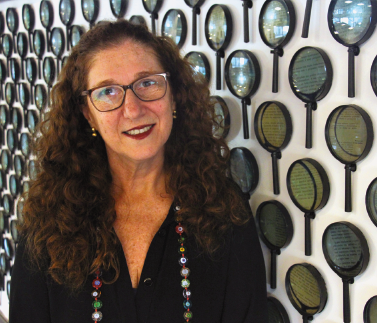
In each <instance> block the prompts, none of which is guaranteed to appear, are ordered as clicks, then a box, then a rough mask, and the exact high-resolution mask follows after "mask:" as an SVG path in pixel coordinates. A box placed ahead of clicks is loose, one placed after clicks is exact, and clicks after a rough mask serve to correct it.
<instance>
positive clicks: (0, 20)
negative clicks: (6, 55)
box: [0, 12, 5, 52]
mask: <svg viewBox="0 0 377 323" xmlns="http://www.w3.org/2000/svg"><path fill="white" fill-rule="evenodd" d="M4 29H5V21H4V15H3V13H2V12H0V35H2V34H3V33H4ZM0 52H1V49H0Z"/></svg>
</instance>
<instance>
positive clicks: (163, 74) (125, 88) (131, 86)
mask: <svg viewBox="0 0 377 323" xmlns="http://www.w3.org/2000/svg"><path fill="white" fill-rule="evenodd" d="M155 75H161V76H163V77H164V79H165V84H166V88H165V93H164V95H163V96H162V97H160V98H158V99H153V100H143V99H141V98H140V97H139V96H138V95H137V94H136V92H135V91H134V89H133V85H134V84H135V83H136V82H138V81H140V80H142V79H144V78H148V77H150V76H155ZM169 76H170V73H169V72H164V73H157V74H151V75H148V76H143V77H141V78H139V79H137V80H135V81H133V82H132V83H131V84H129V85H121V84H109V85H101V86H96V87H94V88H92V89H89V90H86V91H83V92H82V93H81V96H87V95H88V96H89V99H90V102H92V104H93V106H94V107H95V108H96V110H97V111H99V112H110V111H114V110H116V109H119V108H120V107H121V106H122V105H123V103H124V99H125V98H126V91H127V90H128V89H131V91H132V92H133V93H134V94H135V95H136V97H137V98H138V99H139V100H140V101H143V102H152V101H157V100H160V99H162V98H163V97H164V96H165V94H166V92H167V89H168V87H167V84H168V80H167V77H169ZM112 85H116V86H120V87H121V88H123V90H124V95H123V99H122V102H121V103H120V105H119V106H118V107H116V108H114V109H111V110H106V111H101V110H99V109H98V108H97V107H96V105H95V104H94V102H93V100H92V92H93V91H94V90H97V89H100V88H102V87H108V86H112Z"/></svg>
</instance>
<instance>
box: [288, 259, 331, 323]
mask: <svg viewBox="0 0 377 323" xmlns="http://www.w3.org/2000/svg"><path fill="white" fill-rule="evenodd" d="M285 289H286V291H287V295H288V298H289V300H290V301H291V303H292V305H293V307H294V308H295V309H296V310H297V311H298V312H299V313H300V314H301V315H302V319H303V322H304V323H308V322H309V321H311V320H313V316H314V315H315V314H317V313H320V312H322V311H323V309H324V307H325V305H326V302H327V288H326V283H325V281H324V279H323V277H322V275H321V274H320V273H319V271H318V270H317V269H316V268H315V267H314V266H313V265H310V264H307V263H302V264H296V265H293V266H291V267H290V268H289V269H288V271H287V275H286V276H285Z"/></svg>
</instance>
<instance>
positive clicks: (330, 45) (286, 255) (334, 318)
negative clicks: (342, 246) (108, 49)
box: [0, 0, 377, 323]
mask: <svg viewBox="0 0 377 323" xmlns="http://www.w3.org/2000/svg"><path fill="white" fill-rule="evenodd" d="M52 2H53V5H54V12H55V20H54V26H60V27H62V28H63V27H64V26H63V24H62V23H61V21H60V18H59V15H58V5H59V1H58V0H52ZM100 2H101V3H100V13H99V19H104V18H109V19H114V17H113V16H112V13H111V10H110V5H109V2H108V1H107V0H106V1H105V0H101V1H100ZM293 2H294V7H295V10H296V16H297V23H296V30H295V32H294V35H293V37H292V39H291V41H290V42H289V43H288V44H287V45H286V46H285V47H284V56H283V57H282V58H280V59H279V92H278V93H276V94H274V93H272V92H271V83H272V54H270V48H269V47H267V46H266V45H265V44H264V43H263V42H262V40H261V38H260V36H259V32H258V17H259V13H260V9H261V7H262V5H263V3H264V1H262V0H254V1H253V3H254V6H253V8H252V9H251V10H250V11H249V12H250V22H251V27H250V31H251V42H250V43H247V44H246V43H244V42H243V23H242V17H243V12H242V9H243V8H242V1H235V0H217V1H213V0H212V1H210V0H206V1H205V3H204V4H203V6H202V8H201V12H202V13H201V15H200V18H199V23H198V28H199V30H200V35H199V38H198V45H197V46H192V45H191V20H192V13H191V8H189V7H188V6H187V5H186V4H185V3H184V1H177V0H164V4H163V6H162V8H161V10H160V13H159V19H158V22H157V24H158V33H160V31H161V22H162V19H163V16H164V14H165V13H166V12H167V11H168V10H169V9H171V8H179V9H181V10H183V12H184V14H185V16H186V19H187V21H188V26H189V28H188V35H187V39H186V42H185V44H184V46H183V49H182V51H183V53H184V54H186V53H188V52H190V51H200V52H203V53H205V54H206V56H207V58H208V59H209V61H210V65H211V70H212V79H211V90H212V93H213V94H216V95H220V96H222V97H223V98H224V99H225V101H226V102H227V104H228V106H229V109H230V114H231V129H230V133H229V135H228V141H229V145H230V146H231V147H236V146H244V147H247V148H248V149H250V150H251V151H252V152H253V154H254V155H255V157H256V159H257V162H258V165H259V169H260V182H259V185H258V187H257V190H256V191H255V193H254V194H253V195H252V197H251V199H250V202H251V206H252V209H253V211H254V213H255V211H256V209H257V207H258V206H259V204H260V203H261V202H264V201H266V200H270V199H277V200H278V201H280V202H282V203H283V204H284V205H285V206H286V208H287V209H288V210H289V212H290V214H291V217H292V220H293V224H294V230H295V231H294V236H293V240H292V242H291V244H290V245H289V246H288V247H287V248H286V249H284V250H283V251H282V254H281V255H280V256H278V277H277V279H278V280H277V289H276V290H271V289H269V293H270V294H272V295H273V296H275V297H277V298H278V299H279V300H280V301H281V302H282V303H283V305H284V306H285V308H286V310H287V311H288V313H289V317H290V320H291V322H300V321H301V320H302V319H301V316H300V315H299V314H298V312H296V310H295V309H294V308H293V306H292V305H291V304H290V302H289V300H288V297H287V295H286V291H285V287H284V279H285V274H286V272H287V270H288V268H289V267H290V266H291V265H292V264H296V263H301V262H308V263H310V264H312V265H314V266H315V267H316V268H317V269H318V270H319V272H320V273H321V274H322V275H323V277H324V280H325V282H326V284H327V289H328V295H329V298H328V302H327V305H326V307H325V309H324V311H323V312H322V313H320V314H318V315H316V316H315V321H316V322H327V323H340V322H343V309H342V282H341V279H340V278H339V277H338V276H337V275H336V274H335V273H334V272H333V271H332V270H331V269H330V267H329V266H328V265H327V263H326V261H325V258H324V256H323V252H322V247H321V240H322V234H323V232H324V230H325V228H326V227H327V226H328V225H329V224H331V223H333V222H337V221H349V222H352V223H353V224H355V225H356V226H358V227H359V228H360V229H361V230H362V232H363V233H364V235H365V237H366V239H367V241H368V244H369V248H370V254H371V258H370V263H369V266H368V268H367V270H366V271H365V272H364V273H363V274H362V275H360V276H359V277H357V278H356V280H355V284H354V285H351V287H350V292H351V318H352V322H357V323H359V322H362V321H363V319H362V315H363V310H364V306H365V303H366V302H367V301H368V299H369V298H370V297H372V296H374V295H376V294H377V280H376V274H375V273H376V269H377V259H376V257H375V254H376V246H375V240H376V238H373V237H375V236H376V232H377V228H376V227H375V226H374V225H373V223H372V222H371V220H370V219H369V217H368V214H367V212H366V208H365V201H364V200H365V192H366V189H367V187H368V185H369V183H370V182H371V181H372V180H373V179H374V178H375V177H376V176H377V167H376V166H375V165H376V159H377V156H376V154H377V145H374V146H373V147H372V150H371V152H370V154H369V156H367V157H366V158H365V159H364V160H363V161H362V162H360V163H359V164H358V165H357V166H358V169H357V171H356V172H355V173H353V174H352V192H353V212H351V213H345V212H344V165H343V164H341V163H340V162H338V161H337V160H336V159H335V158H334V157H333V156H332V155H331V154H330V152H329V150H328V148H327V146H326V143H325V137H324V127H325V123H326V120H327V117H328V115H329V114H330V112H331V111H332V110H333V109H335V108H336V107H338V106H339V105H344V104H357V105H359V106H360V107H362V108H363V109H365V110H366V111H367V112H368V113H369V115H370V116H371V119H372V121H373V123H374V125H375V127H376V128H377V109H376V108H375V106H376V103H377V98H376V96H375V94H374V93H373V91H372V88H371V85H370V80H369V73H370V67H371V64H372V61H373V59H374V57H375V55H376V54H377V50H376V45H375V44H376V40H377V34H376V33H374V34H373V35H372V37H371V38H370V39H369V40H368V41H367V42H366V43H365V44H363V45H362V46H361V53H360V55H359V56H358V57H357V58H356V64H355V65H356V83H357V84H356V97H355V98H353V99H350V98H348V97H347V62H348V53H347V48H346V47H344V46H342V45H340V44H339V43H337V42H336V41H335V40H334V39H333V37H332V36H331V34H330V32H329V30H328V26H327V10H328V6H329V3H330V0H325V1H319V0H314V1H313V9H312V16H311V24H310V31H309V38H307V39H303V38H301V28H302V23H303V17H304V10H305V5H306V1H305V0H293ZM23 3H32V4H33V7H34V9H35V12H36V15H37V17H38V19H37V22H36V28H38V29H43V28H42V26H41V24H40V22H39V16H38V13H39V1H12V2H5V3H2V4H1V5H0V10H1V11H3V13H4V16H5V11H6V8H7V7H8V6H12V7H16V8H18V13H19V15H20V27H19V31H23V30H24V27H23V24H22V20H21V8H22V4H23ZM214 3H217V4H226V5H227V6H228V7H229V9H230V11H231V13H232V17H233V22H234V31H233V37H232V40H231V43H230V45H229V47H228V49H227V50H226V53H225V59H226V58H227V56H228V55H229V54H230V53H231V52H233V51H234V50H236V49H247V50H251V51H252V52H253V53H254V54H255V55H256V56H257V58H258V60H259V63H260V66H261V69H262V80H261V85H260V87H259V90H258V91H257V93H256V94H255V95H254V97H252V106H251V107H249V110H248V111H249V123H250V124H252V122H253V120H254V119H253V117H254V114H255V111H256V109H257V108H258V107H259V105H260V104H261V103H263V102H265V101H268V100H277V101H280V102H282V103H284V104H285V105H286V107H287V108H288V110H289V111H290V114H291V117H292V122H293V136H292V140H291V142H290V144H289V145H288V147H287V148H286V149H284V150H283V151H282V155H283V157H282V159H281V160H280V161H279V171H280V187H281V194H280V195H279V196H274V194H273V192H272V172H271V157H270V154H269V153H268V152H267V151H265V150H264V149H263V148H262V147H261V146H260V145H259V144H258V142H257V140H256V137H255V134H254V131H253V128H252V127H251V129H250V130H251V131H250V139H248V140H244V139H243V130H242V119H241V103H240V100H238V99H236V98H235V97H233V96H232V94H231V93H230V92H229V91H228V90H227V89H226V84H225V81H224V82H223V90H221V91H216V90H215V66H216V65H215V64H216V61H215V53H214V52H213V51H212V50H211V49H210V47H209V46H208V45H207V42H206V40H205V36H204V21H205V15H206V12H207V11H208V9H209V7H210V6H211V5H213V4H214ZM75 4H76V16H75V19H74V24H79V25H82V26H84V27H85V28H86V29H88V23H87V22H86V21H85V20H84V18H83V16H82V13H81V2H80V1H79V0H75ZM134 14H139V15H142V16H144V18H145V19H146V21H147V23H148V25H149V26H150V23H151V22H150V18H149V14H148V13H147V12H146V11H145V10H144V8H143V5H142V1H141V0H130V1H129V5H128V9H127V12H126V15H125V17H126V18H129V17H130V16H131V15H134ZM6 32H9V31H7V28H6ZM303 46H315V47H319V48H321V49H323V50H325V51H326V53H327V54H328V56H329V57H330V59H331V62H332V66H333V71H334V78H333V84H332V88H331V90H330V92H329V94H328V95H327V96H326V97H325V98H324V99H323V100H321V101H319V103H318V110H317V111H315V112H314V113H313V129H314V131H313V148H312V149H306V148H305V113H306V109H305V108H304V104H303V102H301V101H300V100H299V99H297V98H296V96H295V95H294V94H293V93H292V91H291V89H290V86H289V83H288V66H289V63H290V60H291V58H292V56H293V55H294V53H295V52H296V51H297V50H298V49H300V48H301V47H303ZM30 55H31V56H32V55H33V54H30ZM47 55H52V54H50V53H47ZM14 56H16V55H14ZM223 64H225V61H224V63H223ZM38 82H43V81H41V80H39V81H38ZM305 157H310V158H314V159H316V160H317V161H318V162H319V163H320V164H321V165H322V166H323V167H324V168H325V170H326V172H327V174H328V176H329V180H330V185H331V193H330V198H329V201H328V203H327V205H326V206H325V207H324V208H323V209H322V210H320V211H319V212H317V217H316V219H315V220H314V221H312V237H313V238H312V242H313V253H312V256H310V257H306V256H305V255H304V216H303V213H302V212H301V211H300V210H299V209H298V208H297V207H296V206H295V205H294V204H293V202H292V201H291V199H290V197H289V195H288V192H287V188H286V184H285V180H286V173H287V170H288V168H289V166H290V165H291V164H292V162H294V161H295V160H297V159H301V158H305ZM263 248H264V254H265V261H266V266H267V272H268V277H269V262H270V254H269V250H268V249H267V248H265V247H263ZM7 307H8V298H7V296H6V293H4V292H2V293H1V310H2V311H3V312H4V313H5V315H8V308H7Z"/></svg>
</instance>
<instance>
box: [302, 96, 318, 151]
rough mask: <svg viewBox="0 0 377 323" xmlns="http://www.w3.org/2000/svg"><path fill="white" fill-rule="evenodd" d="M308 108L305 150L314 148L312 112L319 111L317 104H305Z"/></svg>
mask: <svg viewBox="0 0 377 323" xmlns="http://www.w3.org/2000/svg"><path fill="white" fill-rule="evenodd" d="M305 107H306V140H305V148H308V149H310V148H312V147H313V139H312V132H313V126H312V111H315V110H317V103H316V102H309V103H307V104H305Z"/></svg>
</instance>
